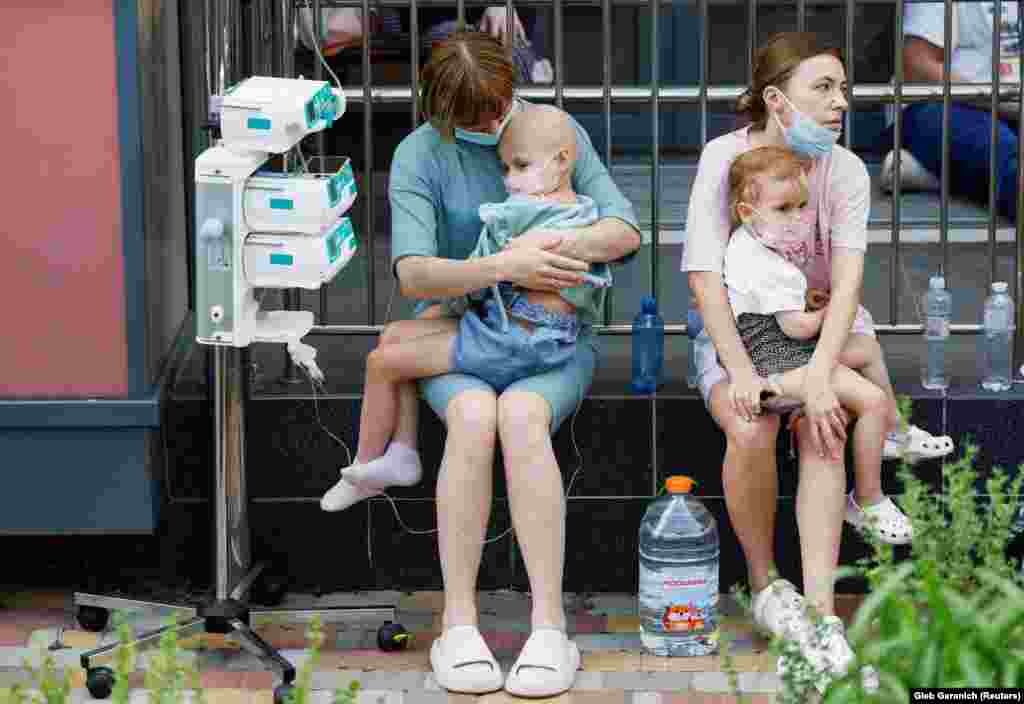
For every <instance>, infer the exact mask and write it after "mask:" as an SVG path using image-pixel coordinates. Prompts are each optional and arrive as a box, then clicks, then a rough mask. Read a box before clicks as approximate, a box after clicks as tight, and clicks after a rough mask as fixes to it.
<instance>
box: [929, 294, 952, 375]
mask: <svg viewBox="0 0 1024 704" xmlns="http://www.w3.org/2000/svg"><path fill="white" fill-rule="evenodd" d="M924 310H925V324H924V342H925V362H924V365H923V368H922V370H921V385H922V386H924V388H926V389H940V390H941V389H948V388H949V372H948V371H947V369H946V348H947V347H949V321H950V319H951V318H952V317H953V295H952V294H951V293H950V292H949V291H947V290H946V279H945V278H944V277H943V276H941V275H940V276H933V277H931V279H929V280H928V293H926V294H925V297H924Z"/></svg>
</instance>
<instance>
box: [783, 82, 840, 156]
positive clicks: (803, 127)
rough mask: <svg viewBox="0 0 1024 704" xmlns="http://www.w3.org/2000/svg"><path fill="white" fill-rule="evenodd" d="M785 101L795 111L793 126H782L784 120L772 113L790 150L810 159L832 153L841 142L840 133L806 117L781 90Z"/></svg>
mask: <svg viewBox="0 0 1024 704" xmlns="http://www.w3.org/2000/svg"><path fill="white" fill-rule="evenodd" d="M779 95H781V96H782V97H783V98H784V99H785V101H786V102H787V103H788V104H789V107H790V109H791V110H792V111H793V124H791V125H790V126H789V127H786V126H785V125H783V124H782V120H780V119H779V116H778V114H776V113H774V112H773V113H772V117H774V118H775V122H776V123H777V124H778V125H779V129H780V130H782V136H783V138H784V139H785V140H786V144H787V145H789V148H790V149H792V150H793V151H795V152H796V153H797V154H800V155H802V156H805V157H808V158H810V159H817V158H818V157H822V156H825V155H827V154H828V153H829V152H830V151H832V147H834V146H835V145H836V142H838V141H839V133H837V132H833V131H832V130H830V129H829V128H827V127H822V126H821V125H819V124H818V123H817V122H815V121H814V120H812V119H811V118H809V117H807V115H804V114H803V113H802V112H800V111H799V110H797V109H796V106H795V105H793V103H792V102H791V101H790V100H789V98H787V97H786V94H785V93H783V92H782V91H781V90H780V91H779Z"/></svg>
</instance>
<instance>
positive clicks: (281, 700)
mask: <svg viewBox="0 0 1024 704" xmlns="http://www.w3.org/2000/svg"><path fill="white" fill-rule="evenodd" d="M293 691H295V685H293V684H279V685H278V686H276V687H274V704H288V699H289V698H290V696H291V693H292V692H293Z"/></svg>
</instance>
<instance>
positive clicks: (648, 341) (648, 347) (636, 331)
mask: <svg viewBox="0 0 1024 704" xmlns="http://www.w3.org/2000/svg"><path fill="white" fill-rule="evenodd" d="M664 364H665V321H664V320H662V318H661V316H660V315H658V303H657V301H655V300H654V297H653V296H644V298H643V300H642V301H641V302H640V312H639V313H637V315H636V317H635V318H633V391H635V392H637V393H640V394H652V393H654V392H655V390H657V388H658V387H659V386H661V376H662V367H663V366H664Z"/></svg>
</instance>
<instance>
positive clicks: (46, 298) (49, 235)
mask: <svg viewBox="0 0 1024 704" xmlns="http://www.w3.org/2000/svg"><path fill="white" fill-rule="evenodd" d="M3 5H4V7H3V11H2V13H0V14H2V17H3V21H2V22H0V84H2V85H3V88H4V93H5V99H4V100H3V101H2V107H0V135H3V144H4V148H3V150H2V152H0V153H2V154H3V166H4V175H3V176H2V177H0V179H2V180H0V184H2V188H0V203H2V204H3V205H2V208H3V213H2V215H0V282H2V288H0V290H2V292H3V296H2V300H3V316H2V318H0V320H2V324H3V327H4V334H3V337H4V338H5V340H4V342H3V343H0V397H8V398H9V397H25V396H31V397H76V398H80V397H100V396H106V397H109V396H121V395H124V394H126V393H127V388H128V371H127V342H126V334H125V306H124V261H123V250H122V241H121V193H120V182H121V179H120V171H119V168H120V166H119V148H118V146H119V145H118V120H117V64H116V55H115V39H114V33H115V24H114V7H113V0H76V1H75V2H73V3H69V2H66V1H64V0H60V1H57V0H5V2H3Z"/></svg>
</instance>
